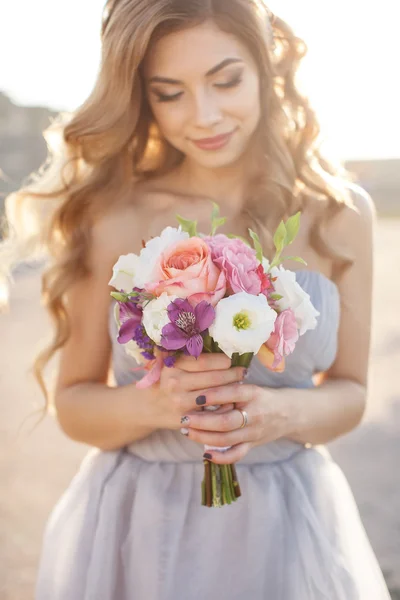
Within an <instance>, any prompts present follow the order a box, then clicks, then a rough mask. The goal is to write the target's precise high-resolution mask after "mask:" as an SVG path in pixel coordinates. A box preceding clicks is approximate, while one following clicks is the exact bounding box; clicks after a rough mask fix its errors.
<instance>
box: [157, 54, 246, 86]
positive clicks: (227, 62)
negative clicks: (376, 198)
mask: <svg viewBox="0 0 400 600" xmlns="http://www.w3.org/2000/svg"><path fill="white" fill-rule="evenodd" d="M242 62H243V60H241V59H240V58H226V59H225V60H223V61H222V62H220V63H219V64H218V65H216V66H215V67H213V68H212V69H210V70H209V71H207V73H206V77H211V75H215V73H218V71H221V69H224V68H225V67H227V66H228V65H231V64H233V63H242ZM149 83H169V84H171V85H183V81H179V80H178V79H169V78H168V77H158V76H157V75H156V76H154V77H150V79H149Z"/></svg>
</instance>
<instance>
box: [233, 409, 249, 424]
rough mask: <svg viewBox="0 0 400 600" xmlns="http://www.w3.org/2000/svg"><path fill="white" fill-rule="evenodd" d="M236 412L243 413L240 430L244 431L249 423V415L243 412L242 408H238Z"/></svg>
mask: <svg viewBox="0 0 400 600" xmlns="http://www.w3.org/2000/svg"><path fill="white" fill-rule="evenodd" d="M236 410H238V411H239V412H240V413H241V415H242V418H243V422H242V424H241V426H240V427H239V428H238V429H243V427H246V425H247V423H248V422H249V415H248V414H247V412H246V411H245V410H242V409H241V408H237V409H236Z"/></svg>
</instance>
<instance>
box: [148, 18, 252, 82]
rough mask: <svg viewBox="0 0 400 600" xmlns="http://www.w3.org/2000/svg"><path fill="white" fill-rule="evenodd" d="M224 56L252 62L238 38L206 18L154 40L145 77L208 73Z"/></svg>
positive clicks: (182, 76) (247, 51) (181, 77)
mask: <svg viewBox="0 0 400 600" xmlns="http://www.w3.org/2000/svg"><path fill="white" fill-rule="evenodd" d="M225 58H240V59H242V60H244V61H245V62H253V61H252V57H251V54H250V52H249V50H248V49H247V48H246V46H245V45H244V44H243V43H242V42H241V41H240V40H239V39H238V38H236V37H235V36H234V35H232V34H230V33H226V32H225V31H222V30H221V29H219V28H218V27H217V25H215V23H213V22H212V21H207V22H205V23H202V24H201V25H196V26H194V27H191V28H188V29H184V30H182V31H178V32H174V33H170V34H167V35H165V36H164V37H162V38H161V39H160V40H158V41H157V42H155V43H154V44H153V45H152V47H151V48H150V49H149V52H148V54H147V57H146V60H145V61H144V72H145V75H146V77H152V76H154V75H162V76H165V77H168V75H170V76H171V77H175V78H179V79H183V78H184V76H185V74H186V75H189V74H193V73H194V72H196V73H203V74H205V73H206V72H207V71H208V70H209V69H210V68H212V67H214V66H215V65H217V64H218V63H220V62H222V61H223V60H224V59H225ZM179 75H180V77H178V76H179Z"/></svg>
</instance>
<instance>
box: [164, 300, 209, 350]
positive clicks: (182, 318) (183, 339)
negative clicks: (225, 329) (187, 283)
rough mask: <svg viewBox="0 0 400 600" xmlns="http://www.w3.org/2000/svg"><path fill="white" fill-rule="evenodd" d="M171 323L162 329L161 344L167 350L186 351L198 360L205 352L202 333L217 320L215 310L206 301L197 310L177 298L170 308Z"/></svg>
mask: <svg viewBox="0 0 400 600" xmlns="http://www.w3.org/2000/svg"><path fill="white" fill-rule="evenodd" d="M167 310H168V316H169V319H170V321H171V323H168V324H167V325H165V326H164V327H163V329H162V336H161V343H162V345H163V347H164V348H165V349H166V350H181V349H186V351H187V352H188V353H189V354H190V355H191V356H195V357H196V358H197V357H198V356H199V355H200V354H201V352H202V350H203V338H202V337H201V335H200V334H201V333H202V332H203V331H205V330H206V329H208V328H209V327H210V325H211V324H212V322H213V321H214V318H215V310H214V308H213V307H212V306H211V304H209V303H208V302H206V301H205V300H202V301H201V302H199V304H197V306H196V307H195V308H193V306H192V305H191V304H190V302H189V301H188V300H185V299H183V298H176V300H174V301H173V302H171V304H170V305H169V306H168V309H167Z"/></svg>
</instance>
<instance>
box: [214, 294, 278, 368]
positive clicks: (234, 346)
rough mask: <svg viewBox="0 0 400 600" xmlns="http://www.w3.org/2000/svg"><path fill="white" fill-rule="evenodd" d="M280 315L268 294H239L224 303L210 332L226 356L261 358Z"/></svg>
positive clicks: (219, 303)
mask: <svg viewBox="0 0 400 600" xmlns="http://www.w3.org/2000/svg"><path fill="white" fill-rule="evenodd" d="M276 317H277V314H276V312H275V311H274V310H273V309H272V308H271V307H270V306H269V304H268V301H267V299H266V297H265V296H264V294H260V295H259V296H254V295H253V294H247V293H246V292H239V293H238V294H234V295H233V296H229V297H228V298H223V299H222V300H220V301H219V302H218V304H217V306H216V309H215V320H214V322H213V324H212V325H211V327H210V328H209V332H210V335H211V337H212V338H213V339H214V340H215V341H216V342H218V345H219V347H220V348H221V350H222V351H223V352H225V354H227V355H228V356H229V357H230V358H232V354H233V353H234V352H238V353H239V354H244V353H245V352H254V354H257V352H258V351H259V349H260V348H261V346H262V344H264V343H265V342H266V341H267V340H268V338H269V336H270V335H271V333H272V332H273V330H274V325H275V320H276Z"/></svg>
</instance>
